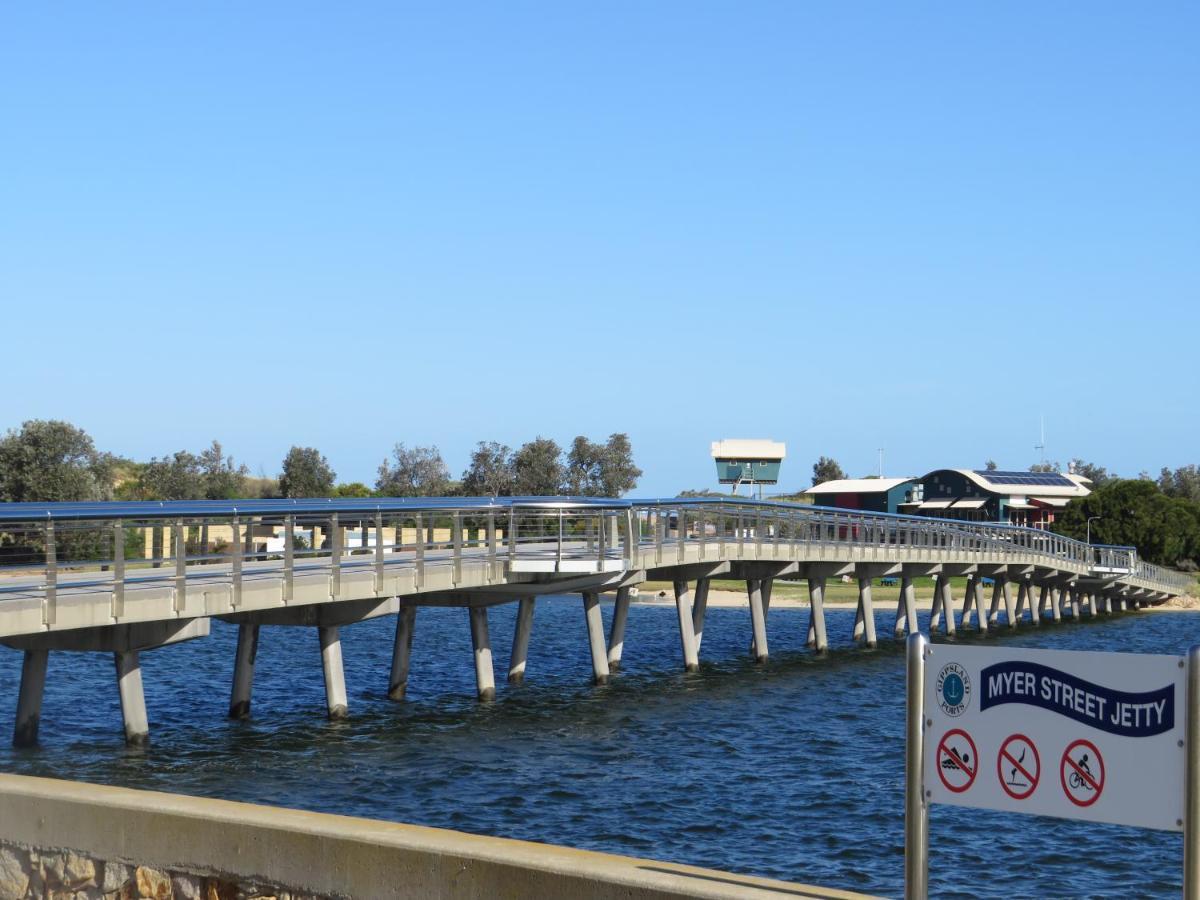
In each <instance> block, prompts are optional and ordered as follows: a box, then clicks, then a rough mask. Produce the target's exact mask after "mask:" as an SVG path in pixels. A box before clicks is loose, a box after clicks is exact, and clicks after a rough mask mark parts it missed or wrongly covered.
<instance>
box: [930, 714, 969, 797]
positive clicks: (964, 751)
mask: <svg viewBox="0 0 1200 900" xmlns="http://www.w3.org/2000/svg"><path fill="white" fill-rule="evenodd" d="M936 759H937V773H938V778H940V779H941V780H942V784H944V785H945V786H946V790H948V791H953V792H954V793H955V794H961V793H962V792H963V791H965V790H966V789H967V788H969V787H970V786H971V785H972V784H974V783H975V775H976V773H978V771H979V753H978V752H977V751H976V749H975V742H974V741H973V740H971V736H970V735H969V734H967V733H966V732H965V731H963V730H962V729H961V728H951V729H950V730H949V731H947V732H946V733H945V734H944V735H943V736H942V739H941V740H940V741H938V747H937V756H936Z"/></svg>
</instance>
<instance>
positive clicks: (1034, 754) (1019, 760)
mask: <svg viewBox="0 0 1200 900" xmlns="http://www.w3.org/2000/svg"><path fill="white" fill-rule="evenodd" d="M996 775H997V776H999V778H1000V787H1002V788H1003V789H1004V793H1006V794H1008V796H1010V797H1012V798H1013V799H1014V800H1024V799H1025V798H1026V797H1028V796H1029V795H1030V794H1032V793H1033V792H1034V791H1035V790H1037V786H1038V781H1039V780H1040V779H1041V777H1042V758H1041V757H1040V756H1039V755H1038V751H1037V747H1036V746H1034V743H1033V741H1031V740H1030V739H1029V738H1027V737H1026V736H1025V735H1023V734H1013V735H1009V736H1008V737H1007V738H1005V740H1004V743H1003V744H1001V745H1000V752H999V753H997V754H996Z"/></svg>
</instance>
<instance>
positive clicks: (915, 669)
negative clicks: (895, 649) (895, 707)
mask: <svg viewBox="0 0 1200 900" xmlns="http://www.w3.org/2000/svg"><path fill="white" fill-rule="evenodd" d="M925 643H926V642H925V635H923V634H921V633H920V632H919V631H918V632H915V633H913V634H910V635H909V636H908V666H907V669H908V689H907V692H906V695H907V700H908V722H907V728H906V731H907V734H908V742H907V748H906V752H905V759H904V763H905V773H906V777H905V780H904V896H905V898H906V900H918V898H924V897H925V896H926V895H927V894H928V893H929V807H928V806H927V805H926V804H925V776H924V769H925Z"/></svg>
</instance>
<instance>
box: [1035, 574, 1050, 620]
mask: <svg viewBox="0 0 1200 900" xmlns="http://www.w3.org/2000/svg"><path fill="white" fill-rule="evenodd" d="M1049 597H1050V588H1049V587H1048V586H1046V585H1045V584H1039V585H1038V602H1037V616H1036V619H1037V623H1038V625H1041V624H1042V619H1044V618H1045V617H1046V601H1047V599H1048V598H1049Z"/></svg>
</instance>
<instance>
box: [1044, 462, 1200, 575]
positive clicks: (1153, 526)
mask: <svg viewBox="0 0 1200 900" xmlns="http://www.w3.org/2000/svg"><path fill="white" fill-rule="evenodd" d="M1097 474H1098V475H1099V476H1100V477H1096V475H1097ZM1089 477H1091V478H1092V480H1093V489H1092V493H1091V494H1089V495H1088V496H1087V497H1081V498H1079V499H1076V500H1072V501H1071V502H1070V503H1069V504H1068V505H1067V506H1066V508H1065V509H1064V510H1063V511H1062V513H1060V514H1059V516H1058V518H1057V520H1056V521H1055V523H1054V525H1053V530H1054V531H1056V532H1058V533H1059V534H1065V535H1068V536H1070V537H1073V538H1078V539H1079V540H1084V539H1085V537H1086V536H1087V534H1088V525H1087V522H1088V519H1089V518H1091V519H1093V521H1092V526H1091V539H1092V542H1093V543H1096V544H1118V545H1122V546H1127V547H1137V549H1138V554H1139V555H1140V556H1141V557H1142V558H1143V559H1145V560H1146V561H1148V562H1152V563H1157V564H1158V565H1164V566H1173V567H1175V568H1178V569H1183V570H1184V571H1188V572H1195V571H1197V569H1198V568H1200V469H1198V468H1197V467H1196V466H1194V465H1192V466H1183V467H1181V468H1178V469H1163V470H1162V471H1161V473H1160V474H1159V477H1158V479H1157V480H1154V479H1152V478H1151V477H1150V476H1149V475H1148V474H1146V473H1143V474H1142V476H1141V477H1139V478H1117V477H1114V476H1110V475H1108V474H1107V473H1106V472H1104V470H1103V469H1101V470H1099V472H1098V473H1097V472H1096V471H1095V470H1093V472H1092V473H1090V474H1089Z"/></svg>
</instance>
